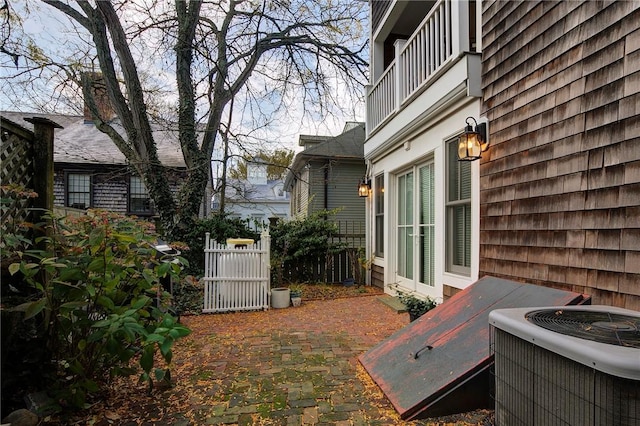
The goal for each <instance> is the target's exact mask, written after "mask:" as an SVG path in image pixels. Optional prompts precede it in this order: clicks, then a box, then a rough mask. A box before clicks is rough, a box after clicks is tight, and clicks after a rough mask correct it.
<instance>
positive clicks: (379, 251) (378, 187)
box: [374, 174, 384, 257]
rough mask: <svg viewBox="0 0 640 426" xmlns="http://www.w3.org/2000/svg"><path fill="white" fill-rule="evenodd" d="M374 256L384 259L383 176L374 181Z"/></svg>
mask: <svg viewBox="0 0 640 426" xmlns="http://www.w3.org/2000/svg"><path fill="white" fill-rule="evenodd" d="M374 203H375V205H374V206H375V207H374V208H375V212H374V214H375V227H376V229H375V232H376V234H375V244H376V245H375V254H376V256H378V257H384V174H381V175H378V176H376V181H375V199H374Z"/></svg>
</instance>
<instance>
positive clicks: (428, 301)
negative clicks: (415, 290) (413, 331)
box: [395, 288, 437, 321]
mask: <svg viewBox="0 0 640 426" xmlns="http://www.w3.org/2000/svg"><path fill="white" fill-rule="evenodd" d="M395 291H396V295H397V296H398V299H400V302H402V304H403V305H404V306H406V307H407V312H409V318H410V320H411V321H415V320H416V319H418V318H420V317H421V316H422V315H424V314H426V313H427V312H429V311H430V310H431V309H433V308H435V307H436V305H437V303H436V301H435V300H434V299H433V298H431V297H429V296H424V297H417V296H415V295H414V294H411V293H406V292H404V291H401V290H398V289H397V288H396V289H395Z"/></svg>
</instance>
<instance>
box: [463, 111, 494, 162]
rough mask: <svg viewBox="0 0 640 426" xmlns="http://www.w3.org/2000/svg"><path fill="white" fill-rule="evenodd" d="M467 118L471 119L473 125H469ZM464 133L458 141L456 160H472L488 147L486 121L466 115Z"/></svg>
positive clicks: (477, 157)
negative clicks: (478, 120) (479, 121)
mask: <svg viewBox="0 0 640 426" xmlns="http://www.w3.org/2000/svg"><path fill="white" fill-rule="evenodd" d="M469 120H473V122H474V124H475V126H474V127H471V123H469ZM465 122H466V123H467V125H466V127H465V128H464V133H463V134H461V135H460V139H459V141H458V160H459V161H474V160H477V159H479V158H481V154H482V153H483V152H485V151H486V150H487V149H488V148H489V140H488V139H487V123H480V124H478V122H477V121H476V119H475V118H473V117H468V118H467V119H466V120H465Z"/></svg>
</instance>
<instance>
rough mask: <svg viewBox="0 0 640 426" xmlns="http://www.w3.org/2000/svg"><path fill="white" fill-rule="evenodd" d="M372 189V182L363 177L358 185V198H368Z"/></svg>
mask: <svg viewBox="0 0 640 426" xmlns="http://www.w3.org/2000/svg"><path fill="white" fill-rule="evenodd" d="M370 189H371V181H370V180H369V179H367V178H366V177H363V178H362V180H361V181H360V183H359V184H358V197H368V196H369V190H370Z"/></svg>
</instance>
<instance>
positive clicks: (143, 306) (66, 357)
mask: <svg viewBox="0 0 640 426" xmlns="http://www.w3.org/2000/svg"><path fill="white" fill-rule="evenodd" d="M90 213H91V214H90V215H87V216H82V217H79V218H66V219H65V220H62V219H59V218H56V217H53V216H51V217H49V218H48V219H49V223H50V230H49V232H48V235H49V236H48V237H41V238H40V239H39V241H38V242H39V243H44V244H42V245H39V246H38V247H39V248H35V246H33V245H32V244H31V241H30V240H29V239H28V238H24V237H23V238H16V236H15V235H3V236H2V252H3V258H4V257H5V254H6V253H11V254H12V255H13V256H14V258H15V259H16V261H15V262H14V263H12V264H11V265H10V266H9V268H8V269H9V272H10V273H11V274H12V275H13V277H14V279H19V281H20V282H21V283H22V285H26V286H28V287H30V290H29V291H23V292H22V295H23V297H24V298H26V301H23V303H20V304H17V305H16V306H13V307H11V310H13V311H14V312H16V311H17V312H23V313H24V320H25V321H31V323H32V324H33V325H34V328H35V330H36V331H37V335H38V336H40V337H41V338H42V340H43V341H44V342H45V346H46V353H47V354H48V355H49V357H48V359H49V360H50V366H49V367H50V374H49V375H48V376H46V377H45V378H44V379H45V382H46V385H47V387H48V388H49V389H50V390H51V391H52V392H53V393H54V394H55V396H56V398H55V400H56V401H57V402H58V403H59V404H60V405H61V406H60V407H58V408H65V407H77V408H81V407H84V406H85V404H86V403H87V402H88V401H89V400H90V397H91V395H93V394H96V393H98V392H99V391H100V390H101V389H103V386H104V384H105V383H106V382H107V381H108V380H109V378H110V377H112V376H114V375H130V374H134V373H135V372H139V373H140V379H141V380H143V381H146V382H147V383H148V384H149V386H150V389H151V387H152V386H153V383H154V382H155V381H158V380H163V381H170V379H171V376H170V371H169V368H168V365H169V364H170V363H171V359H172V356H173V355H172V350H171V348H172V345H173V343H174V342H175V341H176V340H177V339H179V338H180V337H183V336H186V335H187V334H188V333H189V330H188V329H187V328H186V327H184V326H182V325H180V324H179V323H178V322H177V320H176V319H175V318H174V317H173V316H172V315H171V314H170V313H168V312H167V309H166V306H165V305H164V303H163V300H165V299H166V298H167V296H168V294H167V293H164V292H163V289H162V285H161V283H160V278H161V277H165V276H168V275H174V276H177V274H178V273H179V270H180V266H179V265H177V264H176V263H172V262H168V261H167V262H164V261H162V259H161V258H160V257H159V255H158V253H157V252H156V250H155V249H154V248H153V244H154V243H155V241H156V238H155V236H154V235H153V232H152V225H150V224H148V223H146V222H139V221H136V220H134V219H132V218H127V217H123V216H119V215H115V214H109V213H106V212H99V211H91V212H90ZM42 247H44V248H42ZM19 287H20V286H19ZM16 291H20V289H17V290H16ZM16 300H18V298H13V301H14V302H15V301H16ZM157 354H159V357H156V355H157ZM159 359H162V360H163V361H164V362H165V363H166V365H165V366H164V367H161V366H157V365H156V364H157V361H158V360H159ZM136 363H137V366H138V367H137V368H136Z"/></svg>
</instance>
